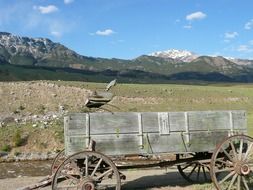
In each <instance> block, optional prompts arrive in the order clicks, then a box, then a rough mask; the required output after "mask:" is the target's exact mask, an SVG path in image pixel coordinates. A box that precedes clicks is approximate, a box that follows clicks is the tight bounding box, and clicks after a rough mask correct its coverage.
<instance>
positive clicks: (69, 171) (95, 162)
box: [52, 151, 121, 190]
mask: <svg viewBox="0 0 253 190" xmlns="http://www.w3.org/2000/svg"><path fill="white" fill-rule="evenodd" d="M120 186H121V181H120V176H119V172H118V169H117V167H116V166H115V164H114V163H113V162H112V161H111V160H110V159H109V158H108V157H107V156H105V155H103V154H101V153H98V152H93V151H83V152H79V153H76V154H74V155H72V156H70V157H68V158H67V159H66V160H65V161H64V162H63V163H62V164H61V165H60V166H59V167H58V169H57V170H56V172H55V175H54V178H53V182H52V189H53V190H58V189H73V190H74V189H75V190H95V189H103V190H105V189H112V190H120Z"/></svg>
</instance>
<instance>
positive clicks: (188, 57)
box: [149, 49, 199, 62]
mask: <svg viewBox="0 0 253 190" xmlns="http://www.w3.org/2000/svg"><path fill="white" fill-rule="evenodd" d="M149 55H150V56H154V57H161V58H171V59H175V60H177V61H182V62H191V61H192V60H194V59H196V58H197V57H199V55H197V54H195V53H193V52H190V51H187V50H177V49H170V50H166V51H157V52H154V53H151V54H149Z"/></svg>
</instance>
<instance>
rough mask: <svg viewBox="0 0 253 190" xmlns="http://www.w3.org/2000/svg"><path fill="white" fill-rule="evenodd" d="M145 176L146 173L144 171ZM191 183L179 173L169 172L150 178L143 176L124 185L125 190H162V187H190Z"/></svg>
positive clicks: (149, 176) (150, 176)
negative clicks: (157, 189) (154, 189)
mask: <svg viewBox="0 0 253 190" xmlns="http://www.w3.org/2000/svg"><path fill="white" fill-rule="evenodd" d="M144 175H145V171H144ZM189 185H191V184H190V183H189V182H187V181H185V180H184V179H183V178H182V176H181V175H180V174H179V173H178V172H169V173H164V174H155V175H148V176H141V177H139V178H137V179H135V180H130V181H128V179H127V181H126V182H125V183H124V181H123V185H122V189H124V190H128V189H129V190H130V189H131V190H132V189H146V188H154V187H156V188H161V187H175V186H181V187H185V186H189Z"/></svg>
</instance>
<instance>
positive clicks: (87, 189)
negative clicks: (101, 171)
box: [80, 180, 95, 190]
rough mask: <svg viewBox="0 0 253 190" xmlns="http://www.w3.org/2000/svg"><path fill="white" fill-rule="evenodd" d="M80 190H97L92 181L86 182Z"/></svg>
mask: <svg viewBox="0 0 253 190" xmlns="http://www.w3.org/2000/svg"><path fill="white" fill-rule="evenodd" d="M80 187H81V188H80V190H95V185H94V182H93V181H92V180H85V181H84V182H83V183H82V184H81V185H80Z"/></svg>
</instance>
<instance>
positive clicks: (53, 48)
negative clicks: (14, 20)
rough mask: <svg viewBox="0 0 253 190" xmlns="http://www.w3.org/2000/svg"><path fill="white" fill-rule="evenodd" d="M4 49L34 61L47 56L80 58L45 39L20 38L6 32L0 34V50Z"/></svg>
mask: <svg viewBox="0 0 253 190" xmlns="http://www.w3.org/2000/svg"><path fill="white" fill-rule="evenodd" d="M1 47H4V49H5V50H6V51H7V53H8V54H10V55H12V56H13V55H29V56H32V57H33V58H35V59H38V58H45V57H48V56H53V55H57V56H75V57H81V56H79V55H78V54H77V53H75V52H74V51H72V50H70V49H68V48H66V47H65V46H63V45H61V44H59V43H54V42H52V41H51V40H49V39H47V38H28V37H20V36H16V35H13V34H10V33H8V32H0V48H1Z"/></svg>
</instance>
